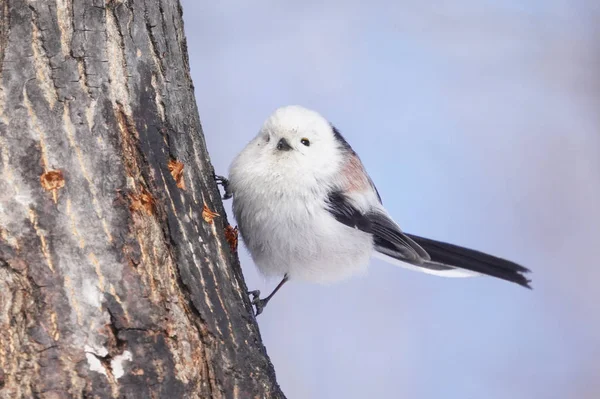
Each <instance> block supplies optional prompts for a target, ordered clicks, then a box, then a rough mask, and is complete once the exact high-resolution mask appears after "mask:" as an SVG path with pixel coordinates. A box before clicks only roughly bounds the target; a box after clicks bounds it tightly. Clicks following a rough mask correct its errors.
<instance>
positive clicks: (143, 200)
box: [129, 189, 155, 215]
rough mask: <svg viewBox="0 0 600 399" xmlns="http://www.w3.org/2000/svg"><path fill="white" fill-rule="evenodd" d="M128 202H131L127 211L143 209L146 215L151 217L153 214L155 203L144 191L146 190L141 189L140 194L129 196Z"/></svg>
mask: <svg viewBox="0 0 600 399" xmlns="http://www.w3.org/2000/svg"><path fill="white" fill-rule="evenodd" d="M129 200H130V201H131V205H130V206H129V209H130V210H131V211H132V212H135V211H139V210H142V209H143V210H144V211H145V212H146V213H147V214H148V215H152V214H153V213H154V202H155V201H154V198H153V197H152V195H151V194H150V193H149V192H148V191H146V189H142V192H141V193H140V194H129Z"/></svg>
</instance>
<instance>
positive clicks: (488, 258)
mask: <svg viewBox="0 0 600 399" xmlns="http://www.w3.org/2000/svg"><path fill="white" fill-rule="evenodd" d="M406 235H407V236H409V237H410V238H412V239H413V240H414V241H415V242H416V243H417V244H419V245H420V246H421V247H422V248H423V249H424V250H425V251H427V253H428V254H429V256H431V262H432V263H434V264H438V265H444V266H451V267H455V268H459V269H465V270H470V271H473V272H476V273H481V274H486V275H488V276H492V277H497V278H500V279H502V280H506V281H510V282H512V283H516V284H519V285H521V286H523V287H526V288H529V289H531V287H530V286H529V283H530V282H531V280H529V279H527V278H526V277H525V276H524V275H523V274H524V273H529V272H530V270H529V269H527V268H525V267H523V266H521V265H518V264H516V263H514V262H510V261H508V260H505V259H501V258H497V257H495V256H492V255H488V254H484V253H483V252H479V251H475V250H473V249H468V248H463V247H459V246H458V245H453V244H448V243H445V242H440V241H435V240H431V239H429V238H423V237H419V236H415V235H413V234H406Z"/></svg>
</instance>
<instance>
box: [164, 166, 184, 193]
mask: <svg viewBox="0 0 600 399" xmlns="http://www.w3.org/2000/svg"><path fill="white" fill-rule="evenodd" d="M168 167H169V172H171V176H173V179H175V183H176V184H177V187H178V188H180V189H182V190H185V181H184V180H183V164H182V163H181V162H179V161H176V160H174V159H171V160H170V161H169V165H168Z"/></svg>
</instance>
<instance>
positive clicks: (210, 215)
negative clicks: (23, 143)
mask: <svg viewBox="0 0 600 399" xmlns="http://www.w3.org/2000/svg"><path fill="white" fill-rule="evenodd" d="M217 216H221V215H219V214H218V213H216V212H213V211H211V210H210V209H209V208H208V206H206V203H205V204H204V207H203V208H202V219H204V221H205V222H206V223H210V224H212V223H213V219H214V218H216V217H217Z"/></svg>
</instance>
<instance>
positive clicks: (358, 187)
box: [342, 155, 371, 192]
mask: <svg viewBox="0 0 600 399" xmlns="http://www.w3.org/2000/svg"><path fill="white" fill-rule="evenodd" d="M342 176H344V178H345V180H346V181H345V182H344V186H345V189H346V190H347V191H349V192H352V191H366V190H368V189H369V188H370V187H371V183H370V182H369V178H368V177H367V173H366V172H365V167H364V166H363V164H362V162H361V161H360V159H359V158H358V156H356V155H351V156H350V158H349V159H348V161H347V162H346V164H345V165H344V166H343V168H342Z"/></svg>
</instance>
